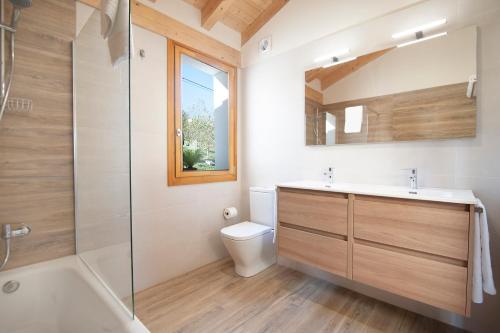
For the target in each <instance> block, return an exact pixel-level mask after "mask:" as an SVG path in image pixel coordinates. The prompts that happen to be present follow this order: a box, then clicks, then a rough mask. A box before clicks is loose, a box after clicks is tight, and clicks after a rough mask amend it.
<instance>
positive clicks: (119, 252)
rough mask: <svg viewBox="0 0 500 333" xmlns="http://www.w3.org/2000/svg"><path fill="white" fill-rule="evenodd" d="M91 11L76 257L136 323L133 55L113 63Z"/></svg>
mask: <svg viewBox="0 0 500 333" xmlns="http://www.w3.org/2000/svg"><path fill="white" fill-rule="evenodd" d="M78 10H81V12H80V13H78ZM128 10H129V15H128V17H129V24H128V26H129V36H130V33H131V32H130V29H131V25H130V6H129V8H128ZM90 11H92V12H91V14H90V16H89V17H88V19H87V21H86V23H85V24H84V25H83V27H81V29H80V30H79V31H78V28H80V27H77V35H76V37H75V40H74V42H73V136H74V181H75V239H76V253H77V255H78V256H79V257H80V258H81V259H82V261H83V262H84V263H85V264H86V265H87V266H88V268H89V269H90V270H91V271H92V272H93V273H94V274H95V275H96V276H97V278H98V279H99V280H100V281H101V282H102V283H104V284H105V286H106V287H107V289H108V290H109V291H110V292H111V294H112V295H113V296H114V297H115V298H116V299H117V300H118V301H119V303H120V304H121V305H123V306H124V308H125V309H126V310H127V312H128V313H129V314H130V316H131V318H134V279H133V255H132V192H131V136H130V130H131V124H130V120H131V118H130V117H131V112H130V55H129V57H128V58H127V59H125V60H123V61H122V62H121V63H120V64H119V65H117V66H113V65H112V64H111V59H110V55H109V49H108V43H107V41H106V40H104V39H103V38H102V37H101V34H100V12H99V10H98V9H91V8H90V7H86V6H84V5H81V4H80V5H79V6H78V7H77V15H78V14H81V15H82V16H83V17H86V16H88V14H89V13H90ZM128 40H129V50H130V38H129V39H128Z"/></svg>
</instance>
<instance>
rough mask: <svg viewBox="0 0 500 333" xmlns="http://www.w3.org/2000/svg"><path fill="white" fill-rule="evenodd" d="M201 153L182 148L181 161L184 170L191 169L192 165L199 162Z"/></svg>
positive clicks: (196, 150)
mask: <svg viewBox="0 0 500 333" xmlns="http://www.w3.org/2000/svg"><path fill="white" fill-rule="evenodd" d="M202 157H203V152H202V151H201V150H200V149H191V148H187V147H184V148H183V149H182V161H183V163H184V169H193V167H194V165H195V164H196V163H198V162H200V161H201V158H202Z"/></svg>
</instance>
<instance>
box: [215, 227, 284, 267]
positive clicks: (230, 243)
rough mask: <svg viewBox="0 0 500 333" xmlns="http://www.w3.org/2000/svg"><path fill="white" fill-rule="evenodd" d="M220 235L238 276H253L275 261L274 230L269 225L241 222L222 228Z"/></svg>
mask: <svg viewBox="0 0 500 333" xmlns="http://www.w3.org/2000/svg"><path fill="white" fill-rule="evenodd" d="M221 236H222V241H223V242H224V245H225V246H226V249H227V250H228V252H229V254H230V255H231V257H232V258H233V260H234V264H235V268H234V269H235V271H236V274H238V275H240V276H243V277H250V276H254V275H256V274H258V273H260V272H261V271H263V270H265V269H266V268H268V267H269V266H271V265H272V264H274V263H275V262H276V256H275V249H274V243H273V239H274V230H273V229H272V228H271V227H269V226H265V225H262V224H257V223H253V222H242V223H238V224H235V225H232V226H230V227H226V228H224V229H222V230H221Z"/></svg>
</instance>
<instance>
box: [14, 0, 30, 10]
mask: <svg viewBox="0 0 500 333" xmlns="http://www.w3.org/2000/svg"><path fill="white" fill-rule="evenodd" d="M10 2H11V3H12V5H13V6H14V7H16V8H28V7H31V3H32V0H10Z"/></svg>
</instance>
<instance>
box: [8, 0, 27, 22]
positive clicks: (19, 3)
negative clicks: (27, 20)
mask: <svg viewBox="0 0 500 333" xmlns="http://www.w3.org/2000/svg"><path fill="white" fill-rule="evenodd" d="M31 2H32V0H10V3H12V5H13V6H14V10H13V11H12V19H11V23H10V25H11V26H12V28H14V29H15V28H16V27H17V22H18V21H19V17H20V16H21V9H24V8H28V7H31Z"/></svg>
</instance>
